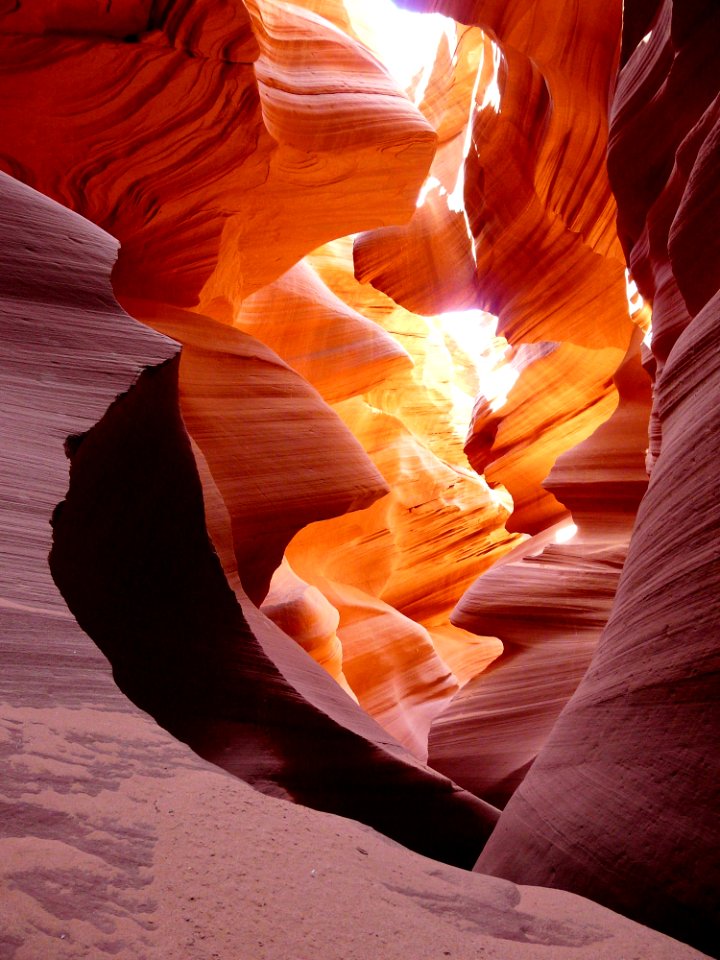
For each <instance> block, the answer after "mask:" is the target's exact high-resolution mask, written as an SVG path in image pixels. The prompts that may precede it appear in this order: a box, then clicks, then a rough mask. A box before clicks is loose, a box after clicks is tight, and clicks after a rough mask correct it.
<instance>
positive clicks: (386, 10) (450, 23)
mask: <svg viewBox="0 0 720 960" xmlns="http://www.w3.org/2000/svg"><path fill="white" fill-rule="evenodd" d="M344 4H345V9H346V10H347V12H348V16H349V17H350V20H351V22H352V25H353V30H355V32H356V33H357V35H358V37H359V38H360V39H361V40H362V42H363V43H364V44H365V46H366V47H369V48H370V50H372V51H373V53H374V54H375V56H376V57H377V58H378V60H380V62H381V63H383V64H385V66H386V68H387V70H388V71H389V73H391V74H392V75H393V77H394V78H395V80H396V81H397V83H398V86H400V87H401V88H402V89H403V90H406V89H407V88H408V87H409V86H410V84H411V83H412V81H413V80H414V79H415V78H416V77H418V75H420V76H419V79H418V82H417V86H416V88H415V92H414V97H413V99H414V101H415V103H416V104H419V103H421V102H422V98H423V97H424V95H425V91H426V90H427V85H428V82H429V80H430V76H431V74H432V68H433V65H434V63H435V54H436V53H437V49H438V46H439V44H440V40H441V39H442V37H443V35H444V36H446V37H447V38H448V43H449V45H450V53H451V54H452V53H453V51H454V49H455V21H454V20H451V19H450V18H449V17H444V16H443V15H442V14H440V13H414V12H413V11H412V10H400V9H398V8H397V7H396V6H395V4H394V3H392V2H391V0H344Z"/></svg>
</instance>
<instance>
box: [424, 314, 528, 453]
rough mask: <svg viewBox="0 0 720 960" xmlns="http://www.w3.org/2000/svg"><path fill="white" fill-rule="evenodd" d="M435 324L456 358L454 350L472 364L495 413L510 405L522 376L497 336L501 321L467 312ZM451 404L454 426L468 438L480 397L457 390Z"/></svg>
mask: <svg viewBox="0 0 720 960" xmlns="http://www.w3.org/2000/svg"><path fill="white" fill-rule="evenodd" d="M435 322H436V324H437V325H438V327H439V329H440V331H441V332H442V334H443V338H444V340H445V344H446V346H447V348H448V350H449V352H450V354H451V355H452V353H453V347H455V349H456V350H457V349H458V348H459V349H460V350H461V351H462V352H463V354H464V355H465V356H466V357H467V359H468V360H469V361H470V362H471V364H472V366H473V369H474V373H475V378H476V380H477V386H478V393H479V395H480V396H482V397H483V398H484V399H485V401H486V402H487V404H488V406H489V407H490V410H491V411H492V412H493V413H494V412H497V411H498V410H500V409H501V407H503V406H504V405H505V403H507V398H508V394H509V392H510V390H511V389H512V387H513V385H514V383H515V381H516V380H517V378H518V376H519V372H518V371H517V370H516V369H515V368H514V367H513V366H512V365H511V364H510V363H509V361H508V357H507V355H508V352H509V346H508V343H507V341H506V340H505V339H504V338H503V337H498V336H497V323H498V321H497V317H494V316H493V315H492V314H490V313H485V312H484V311H482V310H463V311H459V312H453V313H442V314H439V315H438V316H436V317H435ZM451 393H452V396H451V400H452V403H453V410H454V414H455V415H454V418H453V419H454V424H453V425H454V426H455V429H456V432H457V433H458V435H459V436H461V437H464V436H465V435H466V433H467V429H468V427H469V425H470V421H471V418H472V411H473V407H474V406H475V403H476V400H477V395H476V394H475V392H473V393H468V392H466V391H463V390H461V389H460V388H459V387H457V386H453V389H452V391H451Z"/></svg>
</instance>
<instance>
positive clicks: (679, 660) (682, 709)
mask: <svg viewBox="0 0 720 960" xmlns="http://www.w3.org/2000/svg"><path fill="white" fill-rule="evenodd" d="M630 6H631V7H632V5H630ZM719 42H720V14H719V13H718V9H717V6H716V5H715V4H711V3H694V4H691V5H681V4H673V3H671V2H670V0H668V2H665V3H663V4H661V6H660V8H659V10H658V13H657V17H656V19H655V20H654V21H653V23H652V35H651V36H650V37H649V38H648V40H647V42H645V41H642V40H641V42H640V43H639V44H638V45H637V47H636V49H635V51H634V52H633V54H632V55H631V56H630V58H629V60H628V62H627V64H626V66H625V67H624V68H623V71H622V73H621V75H620V80H619V83H618V87H617V91H616V94H615V102H614V109H613V124H612V129H611V142H610V170H611V175H612V178H613V183H614V187H615V191H616V194H617V197H618V202H619V210H620V219H619V223H620V227H621V236H622V238H623V242H624V245H625V248H626V250H627V252H628V255H629V259H630V263H631V265H632V268H633V272H634V273H635V274H636V276H637V280H638V285H639V287H640V290H641V292H642V294H643V295H644V296H645V297H647V298H648V299H649V300H651V302H652V304H653V330H654V334H653V353H654V354H655V357H656V360H657V366H658V370H659V374H658V379H657V383H656V388H655V399H654V416H655V418H656V422H657V426H658V428H659V431H658V434H659V437H660V443H659V444H658V448H656V451H655V453H656V455H657V460H656V463H655V466H654V468H653V472H652V476H651V481H650V487H649V490H648V493H647V496H646V497H645V499H644V501H643V503H642V505H641V508H640V512H639V514H638V520H637V524H636V527H635V532H634V535H633V539H632V543H631V546H630V551H629V554H628V559H627V563H626V565H625V570H624V572H623V576H622V579H621V582H620V586H619V590H618V594H617V599H616V603H615V607H614V610H613V614H612V616H611V618H610V622H609V623H608V626H607V628H606V630H605V632H604V634H603V637H602V639H601V642H600V645H599V648H598V651H597V654H596V656H595V658H594V659H593V662H592V665H591V667H590V670H589V672H588V674H587V676H586V677H585V679H584V680H583V682H582V683H581V685H580V687H579V688H578V691H577V693H576V694H575V696H574V697H573V699H572V700H571V702H570V704H569V705H568V707H567V708H566V710H565V711H564V713H563V715H562V716H561V718H560V720H559V721H558V723H557V725H556V727H555V729H554V730H553V733H552V735H551V737H550V740H549V742H548V743H547V745H546V746H545V748H544V749H543V751H542V752H541V753H540V756H539V757H538V760H537V761H536V763H535V765H534V767H533V768H532V770H531V772H530V773H529V775H528V777H527V778H526V780H525V781H524V782H523V784H522V786H521V787H520V789H519V790H518V792H517V793H516V794H515V796H514V797H513V799H512V800H511V802H510V804H509V805H508V807H507V809H506V810H505V812H504V813H503V816H502V817H501V820H500V823H499V824H498V827H497V829H496V831H495V832H494V834H493V837H492V839H491V841H490V843H489V844H488V846H487V847H486V849H485V850H484V852H483V854H482V855H481V857H480V859H479V861H478V864H477V869H478V870H482V871H484V872H490V873H494V874H497V875H501V876H506V877H513V878H515V879H519V878H521V877H522V879H523V880H524V881H526V882H529V883H539V884H546V885H552V886H559V887H564V888H569V889H573V890H575V891H577V892H581V893H582V894H584V895H585V896H589V897H592V898H594V899H597V900H599V901H601V902H603V903H605V904H607V905H608V906H611V907H613V908H614V909H617V910H620V911H622V912H624V913H626V914H628V915H630V916H633V917H635V918H637V919H640V920H642V921H643V922H646V923H649V924H652V925H653V926H656V927H657V928H659V929H663V930H666V931H669V932H671V933H673V934H674V935H675V936H678V937H680V938H681V939H683V940H687V941H689V942H691V943H695V944H697V945H698V946H700V947H701V948H705V949H708V950H710V951H713V950H715V949H716V948H717V944H718V941H719V939H720V925H719V915H718V914H719V912H718V902H717V890H718V886H719V883H720V876H719V874H718V857H717V852H718V845H719V841H720V834H719V833H718V823H719V822H720V821H719V820H718V794H717V783H718V773H719V772H720V771H719V770H718V753H717V749H716V744H717V743H718V742H719V741H720V717H719V715H718V710H717V700H718V686H717V677H718V674H719V668H720V659H719V658H718V653H717V642H716V638H717V629H718V625H719V624H720V607H719V606H718V597H719V596H720V593H719V591H718V588H719V587H720V554H719V552H718V541H717V523H718V517H717V462H718V454H719V453H720V432H719V431H718V423H717V415H716V411H717V404H718V401H719V400H720V392H719V391H720V368H719V367H718V359H717V350H716V338H717V329H718V323H719V322H720V312H719V311H720V293H718V286H719V285H720V263H718V258H717V255H716V254H717V230H716V229H715V227H714V226H711V224H715V225H716V224H717V221H718V216H719V215H720V207H719V205H718V199H719V197H720V193H719V191H718V159H719V158H718V142H719V140H718V137H719V133H718V131H719V129H720V128H719V127H718V119H717V118H718V102H719V101H718V92H717V88H718V73H717V56H716V53H717V49H718V43H719Z"/></svg>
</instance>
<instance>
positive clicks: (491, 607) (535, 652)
mask: <svg viewBox="0 0 720 960" xmlns="http://www.w3.org/2000/svg"><path fill="white" fill-rule="evenodd" d="M641 336H642V334H641V333H640V331H638V333H637V335H636V338H635V340H636V342H635V344H634V345H633V347H632V349H631V352H630V354H629V355H628V357H627V358H626V360H625V362H624V363H623V364H622V366H621V368H620V370H619V371H618V373H617V375H616V377H615V382H616V385H617V388H618V391H619V395H620V401H619V405H618V408H617V410H616V411H615V413H614V414H613V416H612V417H611V418H610V419H609V420H608V421H607V422H606V423H604V424H603V425H602V426H601V427H600V428H599V429H598V430H597V431H596V432H595V433H594V434H593V435H592V436H591V437H590V438H588V439H587V440H585V441H584V443H581V444H580V445H579V446H577V447H574V448H573V449H572V450H570V451H569V452H568V453H566V454H564V455H563V456H561V457H560V458H559V459H558V461H557V463H556V465H555V467H554V468H553V471H552V473H551V474H550V476H549V477H548V478H547V480H546V481H545V487H546V488H547V489H548V490H552V491H553V492H554V494H555V496H556V497H557V498H558V500H559V501H561V502H562V504H563V505H564V507H565V508H566V509H568V510H570V511H571V512H572V521H574V522H570V521H569V519H567V520H564V521H561V522H560V523H558V524H557V525H555V526H553V527H550V528H549V529H547V530H546V531H543V533H540V534H536V535H535V536H534V537H532V538H530V539H529V540H528V541H526V542H525V543H524V544H522V545H521V546H520V547H517V548H516V549H515V550H514V551H513V552H512V553H511V554H509V555H508V556H507V557H505V558H504V560H501V561H500V562H499V563H497V564H496V565H495V566H494V567H493V568H492V569H491V570H490V571H489V572H488V573H486V574H485V575H484V576H482V577H481V578H480V579H479V580H478V581H477V582H476V583H475V584H474V585H473V586H472V587H471V588H470V589H469V590H468V591H467V592H466V593H465V595H464V596H463V597H462V598H461V600H460V602H459V604H458V606H457V608H456V610H455V612H454V614H453V617H452V620H453V623H455V624H457V625H458V626H460V627H464V628H465V629H466V630H471V631H474V632H476V633H480V634H495V635H496V636H498V637H499V638H500V639H501V640H502V642H503V646H504V652H503V654H502V656H501V657H500V658H498V659H497V660H496V661H495V662H494V663H493V664H492V666H491V667H490V668H489V669H488V670H486V671H485V672H483V673H481V674H480V675H479V676H478V677H476V678H475V679H474V680H473V681H472V682H471V683H469V684H467V686H465V687H464V688H463V690H462V691H461V692H460V693H459V694H458V695H457V696H456V697H455V698H454V700H453V702H452V704H451V705H450V707H448V709H447V710H445V711H444V712H443V713H442V714H441V715H440V716H438V717H437V719H436V720H435V722H434V724H433V727H432V730H431V735H430V762H431V763H432V765H433V766H434V767H436V768H437V769H438V770H442V771H443V772H444V773H446V774H448V775H452V776H453V777H454V779H456V780H457V781H458V782H459V783H462V784H463V785H464V786H465V787H467V788H468V789H470V790H472V791H473V792H474V793H476V794H477V795H478V796H482V797H485V798H486V799H491V800H492V802H493V803H495V804H496V805H499V806H505V804H506V803H507V801H508V799H509V798H510V797H511V796H512V794H513V793H514V792H515V790H516V789H517V787H518V785H519V784H520V782H521V781H522V779H523V777H524V776H525V774H526V773H527V771H528V769H529V767H530V765H531V764H532V762H533V760H534V759H535V756H536V755H537V753H538V751H539V750H540V748H541V747H542V746H543V744H544V743H545V741H546V740H547V738H548V736H549V734H550V731H551V730H552V728H553V726H554V724H555V721H556V720H557V718H558V715H559V714H560V711H561V710H562V708H563V707H564V706H565V704H566V703H567V701H568V700H569V699H570V696H571V695H572V694H573V693H574V692H575V689H576V688H577V686H578V683H579V682H580V680H581V679H582V677H583V675H584V673H585V671H586V670H587V668H588V666H589V664H590V660H591V658H592V655H593V653H594V651H595V647H596V645H597V641H598V638H599V636H600V632H601V630H602V628H603V627H604V626H605V623H606V622H607V619H608V616H609V614H610V610H611V607H612V603H613V600H614V598H615V591H616V590H617V585H618V580H619V577H620V573H621V570H622V566H623V562H624V559H625V555H626V553H627V548H628V544H629V542H630V535H631V533H632V527H633V522H634V519H635V513H636V511H637V508H638V505H639V503H640V500H641V498H642V496H643V494H644V492H645V489H646V487H647V476H646V473H645V450H646V447H647V427H648V416H649V412H650V381H649V379H648V377H647V374H646V373H645V371H644V370H643V369H642V367H641V365H640V360H639V345H640V344H639V341H640V337H641Z"/></svg>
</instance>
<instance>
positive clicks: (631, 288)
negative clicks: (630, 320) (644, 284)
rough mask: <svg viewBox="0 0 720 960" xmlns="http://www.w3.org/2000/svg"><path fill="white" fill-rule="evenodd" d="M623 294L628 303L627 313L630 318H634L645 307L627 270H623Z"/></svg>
mask: <svg viewBox="0 0 720 960" xmlns="http://www.w3.org/2000/svg"><path fill="white" fill-rule="evenodd" d="M625 294H626V296H627V302H628V313H629V314H630V316H631V317H634V316H635V314H636V313H639V312H640V311H641V310H642V308H643V307H644V306H645V301H644V300H643V298H642V294H641V293H640V291H639V290H638V288H637V284H636V283H635V281H634V280H633V278H632V275H631V274H630V271H629V270H628V269H627V268H626V269H625Z"/></svg>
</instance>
